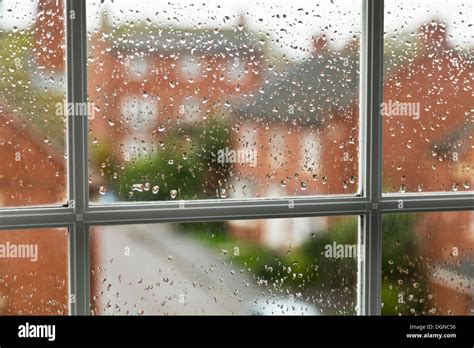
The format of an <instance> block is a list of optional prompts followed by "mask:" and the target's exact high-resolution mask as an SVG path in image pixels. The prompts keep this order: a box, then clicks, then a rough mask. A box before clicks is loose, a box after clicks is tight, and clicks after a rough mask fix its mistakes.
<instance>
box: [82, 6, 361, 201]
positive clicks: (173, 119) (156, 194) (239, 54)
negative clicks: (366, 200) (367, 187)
mask: <svg viewBox="0 0 474 348" xmlns="http://www.w3.org/2000/svg"><path fill="white" fill-rule="evenodd" d="M87 13H88V18H87V20H88V46H89V53H88V66H87V69H88V95H89V101H90V102H91V103H92V104H93V105H91V109H92V110H94V112H93V115H92V116H93V119H91V120H90V122H89V127H90V133H89V154H90V166H89V172H90V177H89V183H90V186H89V187H90V193H91V200H92V202H94V203H110V202H130V201H156V200H173V199H185V200H189V199H218V200H221V199H232V198H235V199H241V198H266V197H284V196H307V195H327V194H350V195H353V194H356V193H357V192H358V181H359V178H358V159H359V145H358V133H359V115H358V94H359V88H358V85H359V52H360V49H359V42H360V28H361V24H360V21H361V4H360V1H343V2H334V1H329V0H328V1H296V2H293V3H291V4H289V3H288V2H285V1H274V0H271V1H270V0H265V1H215V0H214V1H206V2H205V3H202V2H195V1H189V0H187V1H171V2H167V3H166V4H163V3H159V2H156V1H139V2H136V3H133V5H132V4H131V3H130V2H128V1H114V2H113V3H108V2H104V3H103V2H99V1H88V7H87ZM152 187H155V190H154V191H153V190H152V189H151V188H152Z"/></svg>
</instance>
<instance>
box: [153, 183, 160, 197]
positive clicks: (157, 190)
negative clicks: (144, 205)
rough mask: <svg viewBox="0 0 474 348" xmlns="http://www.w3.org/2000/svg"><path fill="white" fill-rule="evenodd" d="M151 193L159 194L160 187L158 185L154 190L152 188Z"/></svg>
mask: <svg viewBox="0 0 474 348" xmlns="http://www.w3.org/2000/svg"><path fill="white" fill-rule="evenodd" d="M151 192H152V193H153V194H154V195H156V194H157V193H158V192H160V187H159V186H158V185H154V186H153V187H152V188H151Z"/></svg>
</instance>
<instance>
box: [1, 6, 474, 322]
mask: <svg viewBox="0 0 474 348" xmlns="http://www.w3.org/2000/svg"><path fill="white" fill-rule="evenodd" d="M63 6H64V4H63V1H61V0H59V1H57V0H35V1H19V0H4V1H2V2H0V85H1V89H0V90H1V92H0V149H1V150H2V151H0V164H1V165H0V207H2V208H7V207H27V206H38V205H62V204H65V203H66V199H67V198H66V196H67V194H66V187H67V185H66V182H67V180H66V172H65V168H66V162H67V154H66V151H65V143H66V122H65V121H66V116H67V111H68V107H69V106H68V105H66V104H65V100H66V85H65V68H66V67H65V42H64V37H65V29H64V7H63ZM385 6H386V9H385V12H386V13H385V26H386V35H385V47H384V103H383V105H384V106H386V107H387V110H388V112H387V113H386V114H384V116H383V117H384V118H383V152H382V155H383V190H384V192H385V193H386V194H390V193H406V194H424V193H427V192H459V193H461V192H463V191H464V192H465V191H471V190H472V186H471V185H472V181H473V177H474V176H473V170H472V166H473V159H474V155H473V154H474V151H473V150H472V148H473V145H474V142H473V124H474V119H473V113H472V73H473V65H472V50H473V42H472V35H471V34H470V33H471V32H472V29H471V28H472V4H471V3H470V2H467V1H449V3H448V2H447V1H407V0H404V1H397V2H395V1H391V0H386V1H385ZM87 20H88V42H87V44H88V65H87V72H88V102H89V103H88V104H87V105H84V106H83V108H84V109H83V110H87V113H88V116H89V144H88V147H89V159H90V160H89V188H90V197H91V204H118V203H124V202H137V201H140V202H146V201H164V200H190V199H215V200H229V199H244V198H262V199H265V198H271V197H297V196H306V195H317V196H329V195H341V194H344V195H355V194H357V193H359V190H360V186H359V180H360V179H361V178H359V165H358V163H359V158H360V155H359V132H360V127H359V122H360V115H359V93H360V90H359V73H360V68H359V59H360V34H361V23H360V22H361V3H360V2H359V1H355V0H354V1H339V2H338V1H336V2H334V1H329V0H328V1H317V2H314V1H302V0H300V1H297V2H296V3H292V4H288V3H287V2H284V1H257V2H255V1H239V2H223V1H206V2H205V3H196V2H193V1H188V0H186V1H179V2H168V3H167V4H159V5H158V3H157V2H154V1H147V0H141V1H137V2H136V3H134V4H133V5H131V4H130V2H127V1H114V2H112V1H108V0H104V1H88V2H87ZM369 116H370V115H369ZM358 225H359V218H358V217H357V216H346V217H331V218H295V219H267V220H265V219H263V220H245V221H226V222H212V223H181V224H153V225H136V226H107V227H93V228H91V231H90V233H91V254H92V260H91V280H92V281H91V283H92V289H91V294H92V296H91V298H92V313H93V314H233V313H235V314H313V315H318V314H337V315H349V314H355V313H356V310H357V309H356V293H357V288H356V287H357V263H358V261H360V260H359V250H358V245H357V242H358V240H357V236H358ZM8 243H10V245H9V244H8ZM15 243H16V244H17V245H19V244H34V245H37V246H38V251H39V258H38V260H37V261H36V262H32V261H31V260H26V259H19V258H8V257H2V258H0V311H1V313H2V314H7V315H8V314H67V311H68V309H67V308H68V305H67V303H68V295H67V294H68V289H67V284H68V275H67V264H68V262H67V231H65V230H63V229H48V230H31V231H25V230H22V231H2V232H1V234H0V256H1V255H6V249H7V248H9V247H11V244H15ZM473 247H474V213H473V212H472V211H465V212H443V213H416V214H414V213H410V214H389V215H386V216H384V218H383V269H382V271H383V275H382V312H383V314H392V315H417V314H425V315H431V314H433V315H434V314H463V315H469V314H472V313H473V309H474V305H473V298H474V292H473V288H472V284H473V281H474V273H473V272H474V266H473V254H474V253H473ZM2 248H3V249H2ZM2 250H3V254H2Z"/></svg>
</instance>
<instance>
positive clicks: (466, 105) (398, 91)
mask: <svg viewBox="0 0 474 348" xmlns="http://www.w3.org/2000/svg"><path fill="white" fill-rule="evenodd" d="M472 11H473V3H472V1H462V0H461V1H460V0H454V1H451V0H450V1H446V0H436V1H420V0H416V1H414V0H410V1H408V0H403V1H398V0H397V1H394V0H387V1H385V33H386V34H385V46H384V64H385V75H384V96H383V104H382V105H381V111H382V117H383V154H382V155H383V185H384V187H383V189H384V192H385V193H415V192H460V191H472V185H473V178H474V171H473V165H474V157H473V154H474V151H473V147H474V118H473V106H474V104H473V98H472V93H473V83H472V74H473V71H474V70H473V61H472V49H473V48H474V40H473V36H472Z"/></svg>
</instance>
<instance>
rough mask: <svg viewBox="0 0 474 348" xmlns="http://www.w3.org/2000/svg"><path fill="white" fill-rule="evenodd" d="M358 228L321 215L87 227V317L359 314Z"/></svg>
mask: <svg viewBox="0 0 474 348" xmlns="http://www.w3.org/2000/svg"><path fill="white" fill-rule="evenodd" d="M357 224H358V218H357V217H337V218H336V217H332V218H327V217H320V218H295V219H273V220H237V221H228V222H209V223H183V224H155V225H128V226H110V227H94V228H93V229H92V231H91V247H92V253H91V255H92V256H91V257H92V259H91V289H92V290H91V291H92V296H91V297H92V313H93V314H96V315H104V314H105V315H111V314H121V315H142V314H144V315H149V314H206V315H218V314H221V315H222V314H224V315H225V314H241V315H329V314H332V315H350V314H352V315H353V314H356V294H357V291H356V286H357V263H358V251H359V248H358V247H357V230H358V227H357ZM139 265H146V267H141V266H139Z"/></svg>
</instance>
